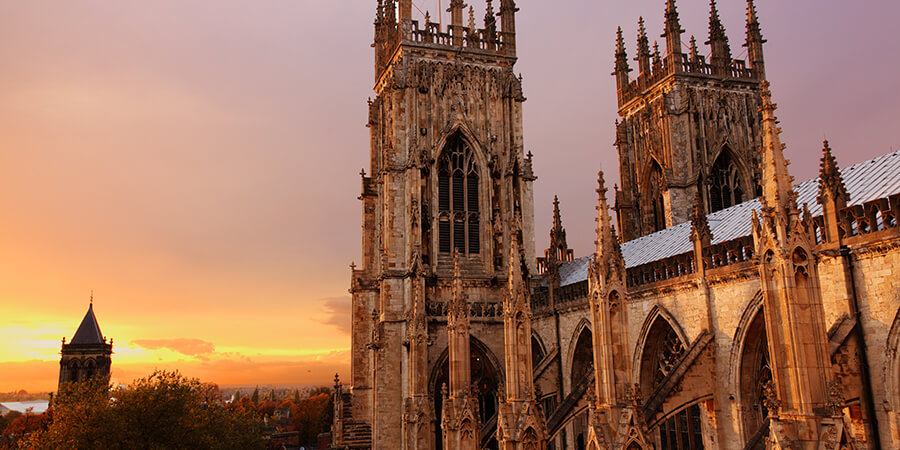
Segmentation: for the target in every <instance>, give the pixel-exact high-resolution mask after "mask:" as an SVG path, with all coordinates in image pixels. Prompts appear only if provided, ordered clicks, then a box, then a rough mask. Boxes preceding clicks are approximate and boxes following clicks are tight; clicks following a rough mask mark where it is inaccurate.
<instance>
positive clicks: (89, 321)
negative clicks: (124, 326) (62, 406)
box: [59, 295, 112, 391]
mask: <svg viewBox="0 0 900 450" xmlns="http://www.w3.org/2000/svg"><path fill="white" fill-rule="evenodd" d="M111 356H112V339H110V340H109V341H107V339H106V337H105V336H103V333H102V332H101V331H100V325H99V324H98V323H97V316H95V315H94V299H93V295H92V296H91V303H90V305H89V306H88V310H87V314H85V315H84V319H82V320H81V325H79V326H78V330H77V331H75V336H73V337H72V340H71V341H69V342H66V338H63V341H62V358H60V360H59V390H60V391H61V390H63V388H64V387H65V385H66V383H81V382H84V381H87V380H90V379H91V378H101V377H107V376H109V370H110V366H111V364H112V358H111Z"/></svg>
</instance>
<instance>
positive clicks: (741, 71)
mask: <svg viewBox="0 0 900 450" xmlns="http://www.w3.org/2000/svg"><path fill="white" fill-rule="evenodd" d="M669 61H674V64H672V63H670V62H669ZM656 69H657V70H653V71H652V72H651V73H648V74H645V75H641V76H639V77H638V78H637V79H634V80H631V81H630V82H629V83H628V85H626V86H625V87H624V88H623V89H619V90H618V100H619V107H622V106H624V105H627V104H628V103H630V102H631V101H632V100H634V99H636V98H640V97H642V96H643V95H644V94H645V93H646V92H647V91H649V90H652V89H653V88H654V87H655V86H656V85H658V84H659V83H660V82H661V81H663V80H664V79H666V78H668V77H669V76H671V75H676V74H681V75H689V76H693V77H702V78H710V79H714V78H715V79H731V80H742V81H749V82H760V81H762V80H763V78H761V77H760V76H759V74H758V73H757V71H755V70H754V69H752V68H750V67H748V66H747V62H746V61H744V60H740V59H735V60H732V61H731V64H730V65H729V66H727V67H724V68H722V69H724V70H722V69H720V68H719V67H716V66H714V65H712V64H711V63H709V62H707V61H706V57H705V56H703V55H697V57H696V59H692V58H691V57H690V56H689V55H685V54H683V53H678V54H675V55H671V57H670V56H669V55H666V58H665V59H663V60H662V61H661V63H660V65H659V66H657V68H656Z"/></svg>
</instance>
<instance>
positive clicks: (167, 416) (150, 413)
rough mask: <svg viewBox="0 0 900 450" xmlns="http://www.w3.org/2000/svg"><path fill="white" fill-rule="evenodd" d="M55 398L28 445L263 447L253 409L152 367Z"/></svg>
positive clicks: (213, 389)
mask: <svg viewBox="0 0 900 450" xmlns="http://www.w3.org/2000/svg"><path fill="white" fill-rule="evenodd" d="M60 391H61V392H60V394H59V395H57V397H56V399H55V400H54V405H53V414H52V418H51V420H50V423H49V425H48V426H47V427H46V428H45V429H43V430H41V431H38V432H36V433H34V434H32V435H31V437H30V438H29V440H28V442H27V443H26V444H25V446H26V447H27V448H36V449H51V448H52V449H56V448H151V449H155V448H199V449H208V448H225V449H230V448H233V449H245V448H246V449H252V448H264V443H263V438H262V430H261V426H260V423H259V419H258V418H257V416H256V415H255V414H252V413H249V412H245V411H241V410H233V409H228V408H226V407H225V406H224V405H223V404H222V402H221V400H220V398H219V393H218V387H217V386H216V385H213V384H204V383H201V382H200V381H199V380H197V379H193V378H185V377H184V376H182V375H181V374H179V373H178V372H167V371H156V372H154V373H153V374H151V375H150V376H148V377H146V378H142V379H139V380H136V381H134V382H133V383H132V384H130V385H128V386H127V387H124V388H123V387H110V385H109V380H108V379H100V380H94V381H90V382H86V383H81V384H73V385H70V386H67V387H66V388H65V389H61V390H60Z"/></svg>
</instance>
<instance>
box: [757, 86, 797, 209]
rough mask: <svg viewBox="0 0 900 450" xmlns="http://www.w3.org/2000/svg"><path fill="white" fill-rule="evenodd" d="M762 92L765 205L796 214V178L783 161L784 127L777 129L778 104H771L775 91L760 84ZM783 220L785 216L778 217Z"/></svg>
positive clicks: (786, 162)
mask: <svg viewBox="0 0 900 450" xmlns="http://www.w3.org/2000/svg"><path fill="white" fill-rule="evenodd" d="M760 88H761V89H762V91H761V92H760V95H761V96H762V106H761V107H760V112H762V133H763V136H762V137H763V158H762V185H763V202H764V204H765V205H766V206H768V207H770V208H774V209H775V212H776V213H787V214H790V213H796V212H797V201H796V193H795V192H794V189H793V187H792V183H793V181H794V177H792V176H791V175H790V174H789V173H788V169H787V166H788V161H787V160H786V159H785V158H784V149H785V145H784V144H782V143H781V138H780V137H779V135H780V134H781V128H779V127H778V119H777V118H776V117H775V110H776V109H777V107H778V105H776V104H775V103H772V92H771V91H769V82H768V81H763V82H762V83H761V84H760ZM779 215H781V216H782V217H784V216H783V215H782V214H779Z"/></svg>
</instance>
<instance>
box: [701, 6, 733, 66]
mask: <svg viewBox="0 0 900 450" xmlns="http://www.w3.org/2000/svg"><path fill="white" fill-rule="evenodd" d="M706 44H707V45H709V46H710V47H711V49H712V55H711V58H710V64H712V65H713V68H714V70H716V71H718V73H719V75H727V74H728V72H729V69H730V67H731V47H729V45H728V36H727V35H726V34H725V27H724V26H722V21H721V20H720V19H719V10H718V8H717V7H716V0H710V2H709V40H708V41H707V42H706Z"/></svg>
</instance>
